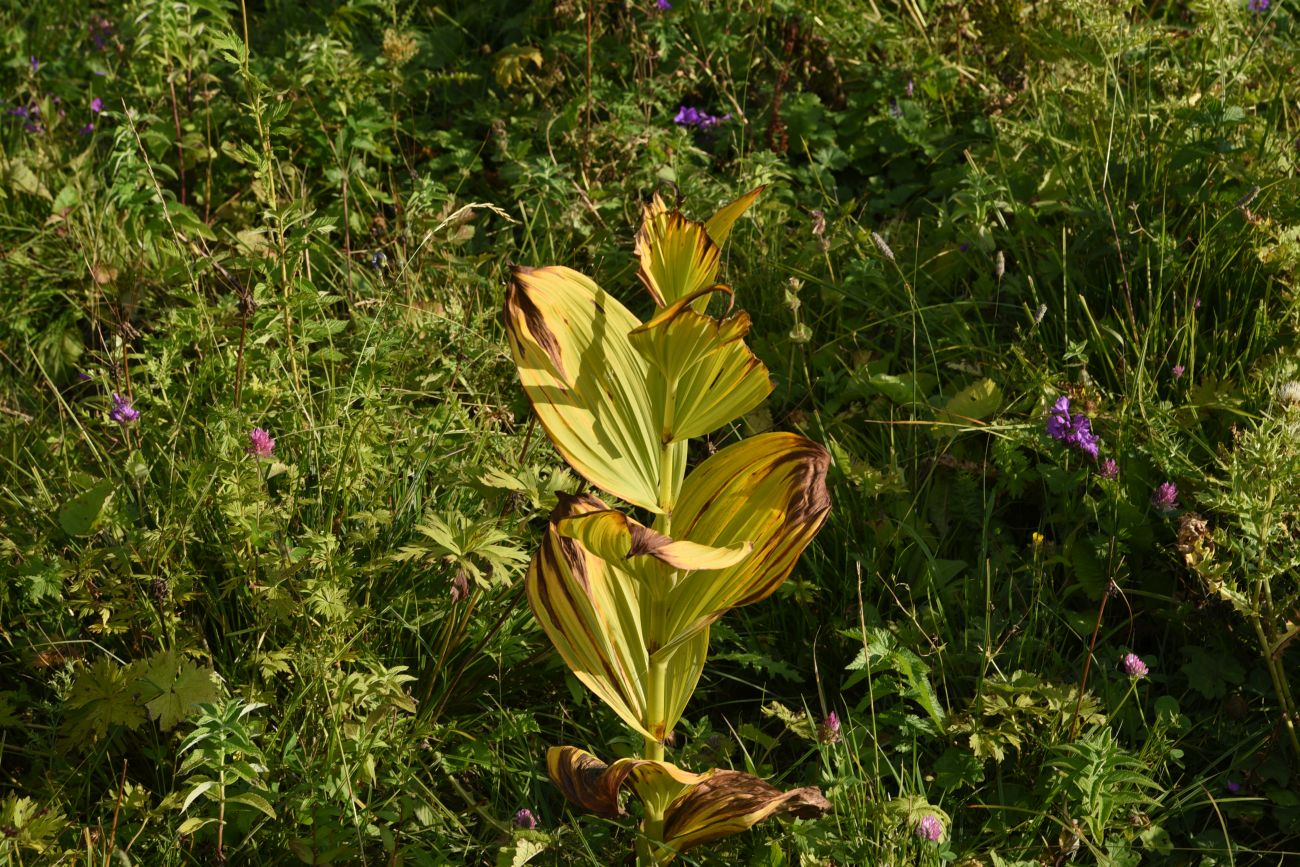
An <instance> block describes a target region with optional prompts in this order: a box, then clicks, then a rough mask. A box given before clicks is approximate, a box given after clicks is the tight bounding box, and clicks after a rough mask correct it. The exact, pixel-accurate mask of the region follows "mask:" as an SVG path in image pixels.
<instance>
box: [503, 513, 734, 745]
mask: <svg viewBox="0 0 1300 867" xmlns="http://www.w3.org/2000/svg"><path fill="white" fill-rule="evenodd" d="M558 496H559V499H560V502H559V504H558V505H557V506H556V508H555V510H554V511H553V512H552V513H551V519H550V525H549V526H548V528H547V531H546V535H545V536H544V537H543V539H542V545H541V548H540V549H539V550H538V552H537V555H536V556H535V557H534V558H533V562H532V564H531V565H530V566H529V569H528V575H527V577H526V579H525V588H526V590H527V593H528V601H529V604H530V605H531V607H532V609H533V614H534V616H536V618H537V621H538V623H540V624H541V626H542V629H543V630H544V631H545V632H546V634H547V636H548V637H549V638H550V639H551V643H552V644H553V645H554V646H555V649H556V650H557V651H558V652H559V654H560V656H561V657H562V658H563V659H564V661H565V663H566V664H567V665H568V666H569V668H570V670H572V671H573V673H574V676H576V677H577V678H578V680H580V681H581V682H582V683H583V684H584V685H586V686H587V688H588V689H590V690H591V691H592V692H594V693H595V694H596V695H597V696H598V697H599V698H600V699H601V701H603V702H605V703H606V704H607V705H609V706H610V708H611V709H613V711H614V712H615V713H616V714H618V716H619V717H620V718H621V719H622V720H623V721H624V722H625V723H627V724H628V725H629V726H631V727H632V728H633V729H635V730H636V731H638V732H639V733H641V734H642V735H643V736H644V737H649V738H654V739H656V740H663V739H664V738H665V737H666V735H667V733H668V732H670V731H671V730H672V728H673V726H675V725H676V724H677V721H678V720H679V719H681V715H682V711H683V710H684V709H685V707H686V703H687V701H689V700H690V696H691V693H692V692H694V690H695V685H696V684H697V683H698V682H699V678H700V673H701V672H702V671H703V669H704V660H705V657H706V656H707V654H708V646H709V636H708V630H701V631H700V632H699V633H698V634H695V635H692V636H689V637H687V638H686V639H685V640H683V641H680V642H678V643H676V644H674V646H673V647H672V648H668V649H657V650H656V652H657V653H658V654H661V655H662V656H663V657H664V659H665V664H666V665H667V670H668V677H667V683H666V685H665V688H666V695H665V700H664V711H663V719H654V720H652V719H650V718H649V709H648V702H647V695H646V680H647V672H648V671H649V667H650V662H651V655H650V654H651V648H649V647H647V644H646V640H645V635H644V629H643V623H644V619H645V616H646V613H647V612H646V609H647V607H648V606H649V599H650V593H651V588H650V586H649V584H648V583H647V582H646V581H645V580H637V579H636V578H635V577H634V576H633V575H632V574H631V573H630V572H629V571H628V569H627V567H626V565H625V564H624V563H622V562H621V561H620V560H619V559H611V560H606V559H602V558H601V557H598V556H596V555H595V554H593V553H592V552H591V551H589V550H588V549H587V548H585V547H584V546H583V545H582V543H581V542H579V541H578V540H577V539H573V538H568V537H566V536H565V535H564V534H563V533H561V532H560V529H559V528H560V526H561V525H564V526H566V527H569V528H573V527H574V526H575V525H576V526H577V528H578V530H579V531H580V532H581V531H583V524H582V522H581V521H578V520H576V519H578V518H579V517H580V516H586V515H597V516H599V515H611V514H617V513H612V512H610V510H609V509H608V508H607V507H606V506H605V504H604V503H603V502H601V501H600V500H599V499H597V498H596V497H593V496H589V495H584V496H580V497H574V496H571V495H568V494H564V493H560V494H559V495H558ZM603 520H604V521H608V519H603ZM601 523H602V522H601V521H597V522H596V524H594V525H593V532H592V533H591V534H590V535H591V536H593V537H599V536H600V535H601V534H602V532H603V531H602V530H600V524H601ZM669 541H670V542H671V540H669ZM598 544H605V542H604V541H602V542H600V543H598ZM738 556H739V552H733V553H732V554H731V555H730V557H731V559H737V557H738ZM660 592H662V591H660Z"/></svg>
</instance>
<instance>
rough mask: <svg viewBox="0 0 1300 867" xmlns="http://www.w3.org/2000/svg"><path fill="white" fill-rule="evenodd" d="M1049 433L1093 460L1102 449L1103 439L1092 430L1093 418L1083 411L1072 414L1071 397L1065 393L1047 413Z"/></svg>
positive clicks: (1053, 437)
mask: <svg viewBox="0 0 1300 867" xmlns="http://www.w3.org/2000/svg"><path fill="white" fill-rule="evenodd" d="M1047 435H1048V436H1050V437H1051V438H1052V439H1054V440H1057V441H1058V442H1063V443H1065V444H1066V445H1067V446H1071V447H1072V448H1076V449H1078V450H1079V451H1081V452H1083V453H1084V454H1085V455H1087V456H1088V457H1090V458H1092V459H1093V460H1096V459H1097V455H1098V453H1099V452H1100V451H1101V440H1100V439H1098V437H1097V435H1096V434H1094V433H1093V432H1092V419H1090V418H1088V417H1087V416H1086V415H1084V414H1083V413H1078V414H1077V415H1070V398H1069V397H1067V396H1065V395H1062V396H1061V397H1059V398H1057V400H1056V403H1054V404H1052V409H1051V411H1050V412H1049V413H1048V414H1047Z"/></svg>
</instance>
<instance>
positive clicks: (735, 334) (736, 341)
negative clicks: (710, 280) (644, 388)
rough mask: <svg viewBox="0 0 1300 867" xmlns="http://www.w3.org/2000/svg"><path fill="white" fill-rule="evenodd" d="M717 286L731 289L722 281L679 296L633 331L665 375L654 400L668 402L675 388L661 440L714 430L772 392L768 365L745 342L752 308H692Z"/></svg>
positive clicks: (647, 356)
mask: <svg viewBox="0 0 1300 867" xmlns="http://www.w3.org/2000/svg"><path fill="white" fill-rule="evenodd" d="M713 291H723V292H727V293H728V294H730V292H731V290H730V289H727V288H726V287H722V286H718V287H710V288H706V289H702V290H700V291H699V292H696V293H692V294H690V295H687V296H685V297H683V298H679V299H678V300H677V301H675V302H673V303H672V304H671V305H670V306H668V307H667V308H665V309H663V310H661V311H659V313H657V314H656V315H655V317H654V318H653V319H651V320H650V321H649V322H647V323H646V324H645V325H642V326H641V327H639V328H636V329H633V331H632V333H631V334H630V335H629V337H630V339H631V341H632V345H633V346H634V347H636V350H637V351H638V352H639V353H641V355H642V356H644V357H645V359H646V360H647V361H649V362H650V364H651V366H652V367H654V369H655V370H657V371H658V372H659V373H660V374H661V375H662V379H656V380H652V384H651V402H652V403H658V404H659V405H664V404H666V403H667V402H668V398H669V395H670V394H671V398H672V412H671V415H668V414H661V419H660V420H661V426H660V430H659V438H660V441H661V442H679V441H683V440H688V439H691V438H693V437H698V436H704V435H705V434H708V433H712V432H713V431H715V430H717V429H718V428H720V427H722V426H723V425H724V424H726V423H727V422H729V421H732V420H734V419H737V418H739V417H740V416H742V415H744V414H745V413H747V412H749V411H750V410H752V409H754V408H755V407H756V406H758V405H759V404H760V403H762V402H763V401H764V400H766V399H767V396H768V395H769V394H771V393H772V380H771V378H770V377H769V376H768V372H767V368H766V367H765V366H764V365H763V362H761V361H759V360H758V358H757V357H756V356H755V355H754V353H753V352H750V350H749V347H748V346H746V345H745V335H747V334H748V333H749V328H750V319H749V314H747V313H738V314H736V315H735V316H729V317H727V318H726V319H722V320H718V319H714V318H713V317H711V316H706V315H704V314H703V313H699V312H697V311H695V310H694V309H692V308H691V304H692V302H693V301H695V300H696V299H697V298H698V297H700V296H702V295H703V294H705V293H708V292H713ZM660 392H663V393H662V394H661V393H660Z"/></svg>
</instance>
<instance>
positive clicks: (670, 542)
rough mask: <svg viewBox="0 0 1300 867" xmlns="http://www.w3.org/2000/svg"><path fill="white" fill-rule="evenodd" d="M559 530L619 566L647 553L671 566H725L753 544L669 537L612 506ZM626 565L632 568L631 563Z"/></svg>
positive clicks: (567, 520)
mask: <svg viewBox="0 0 1300 867" xmlns="http://www.w3.org/2000/svg"><path fill="white" fill-rule="evenodd" d="M556 530H557V532H558V533H559V534H560V535H561V536H564V537H566V538H570V539H577V540H578V541H579V542H581V543H582V547H583V548H585V549H586V550H587V551H589V552H591V553H592V554H595V555H596V556H597V557H599V558H601V559H602V560H606V561H608V562H610V563H614V564H616V565H617V564H620V563H622V562H623V561H627V560H630V559H632V558H634V557H642V556H645V557H652V558H654V559H655V560H658V561H660V562H661V563H663V564H664V565H665V566H668V567H670V568H672V569H685V570H698V569H722V568H725V567H727V566H734V565H736V564H737V563H739V562H740V561H741V560H744V559H745V558H746V557H747V556H749V552H750V550H751V548H752V547H753V546H751V545H750V544H749V543H748V542H741V543H739V544H736V545H732V546H730V547H727V548H714V547H711V546H709V545H699V544H697V543H695V542H687V541H679V540H674V539H670V538H669V537H667V536H665V535H664V534H662V533H658V532H655V531H654V530H652V529H650V528H649V527H646V526H645V525H643V524H640V523H638V522H636V521H634V520H632V519H631V518H629V517H627V516H626V515H624V514H623V513H622V512H616V511H614V510H612V509H610V510H606V511H601V512H590V513H588V514H585V515H578V516H576V517H572V518H565V519H564V520H562V521H560V522H559V523H558V524H557V525H556ZM627 565H628V567H629V568H630V567H631V566H632V564H627Z"/></svg>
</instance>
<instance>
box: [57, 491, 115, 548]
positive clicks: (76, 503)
mask: <svg viewBox="0 0 1300 867" xmlns="http://www.w3.org/2000/svg"><path fill="white" fill-rule="evenodd" d="M115 487H116V485H115V484H114V483H113V481H112V480H111V479H105V480H103V481H102V482H100V483H99V484H97V485H95V486H94V487H92V488H90V489H88V490H85V491H82V492H81V493H80V494H78V495H77V496H75V497H73V498H72V499H71V500H69V501H68V502H67V504H66V505H65V506H64V507H63V508H62V509H60V510H59V526H60V527H62V528H63V532H65V533H67V534H68V535H69V536H88V535H90V533H91V531H92V530H94V529H95V525H96V524H97V523H98V522H99V518H100V516H101V515H102V514H103V513H104V509H105V507H106V506H107V505H108V502H109V500H110V498H111V497H112V496H113V489H114V488H115Z"/></svg>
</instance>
